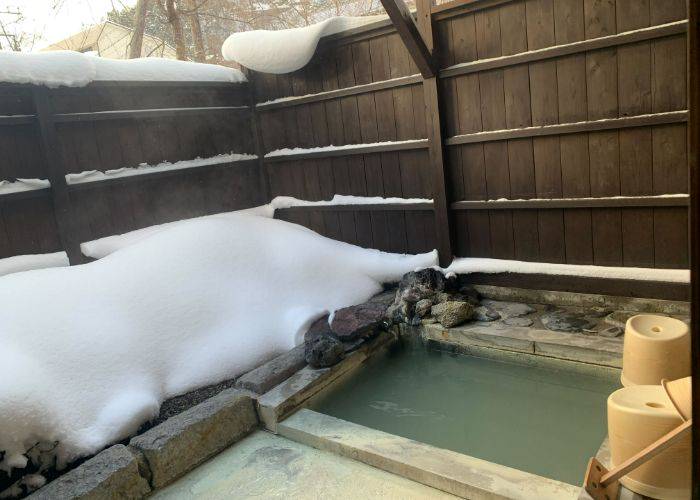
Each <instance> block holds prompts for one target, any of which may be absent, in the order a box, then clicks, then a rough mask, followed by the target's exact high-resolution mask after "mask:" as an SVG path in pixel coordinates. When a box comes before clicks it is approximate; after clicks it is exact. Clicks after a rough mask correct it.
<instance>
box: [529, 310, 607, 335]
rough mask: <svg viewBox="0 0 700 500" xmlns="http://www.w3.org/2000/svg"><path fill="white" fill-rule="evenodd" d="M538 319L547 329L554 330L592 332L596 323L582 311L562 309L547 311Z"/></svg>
mask: <svg viewBox="0 0 700 500" xmlns="http://www.w3.org/2000/svg"><path fill="white" fill-rule="evenodd" d="M540 319H541V321H542V325H543V326H544V327H545V328H546V329H547V330H552V331H555V332H583V331H584V330H586V331H588V332H593V331H595V327H596V324H597V323H596V321H595V320H592V319H590V318H589V317H587V315H586V314H584V313H580V312H572V311H566V310H563V309H557V310H554V311H551V312H547V313H545V314H543V315H542V317H541V318H540Z"/></svg>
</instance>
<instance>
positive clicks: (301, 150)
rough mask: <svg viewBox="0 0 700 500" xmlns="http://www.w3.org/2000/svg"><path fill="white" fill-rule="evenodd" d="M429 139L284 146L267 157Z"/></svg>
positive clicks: (345, 149) (344, 149)
mask: <svg viewBox="0 0 700 500" xmlns="http://www.w3.org/2000/svg"><path fill="white" fill-rule="evenodd" d="M427 140H428V139H409V140H407V141H383V142H368V143H362V144H344V145H342V146H334V145H333V144H331V145H330V146H317V147H313V148H282V149H275V150H274V151H270V152H269V153H267V154H266V155H265V158H274V157H277V156H295V155H302V154H307V153H327V152H329V151H351V150H353V149H361V148H366V147H371V146H390V145H395V144H409V143H413V142H425V141H427Z"/></svg>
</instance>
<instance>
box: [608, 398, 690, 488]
mask: <svg viewBox="0 0 700 500" xmlns="http://www.w3.org/2000/svg"><path fill="white" fill-rule="evenodd" d="M683 423H684V420H683V418H681V416H680V415H679V414H678V412H677V411H676V409H675V407H674V404H673V402H672V401H671V399H670V398H669V397H668V395H667V394H666V392H665V390H664V388H663V387H662V386H660V385H638V386H631V387H624V388H622V389H619V390H617V391H615V392H614V393H612V394H611V395H610V397H609V398H608V436H609V438H610V451H611V462H612V463H611V465H612V466H613V467H615V466H616V465H619V464H621V463H622V462H624V461H625V460H627V459H628V458H630V457H632V456H633V455H635V454H636V453H638V452H639V451H641V450H643V449H644V448H645V447H647V446H648V445H649V444H651V443H653V442H654V441H656V440H657V439H659V438H661V437H663V436H664V435H665V434H667V433H669V432H670V431H673V430H674V429H676V428H677V427H678V426H680V425H682V424H683ZM690 452H691V444H690V433H688V434H687V435H685V436H684V437H683V438H682V439H681V440H679V441H678V442H677V443H675V444H673V445H672V446H670V447H669V448H668V449H666V450H664V451H663V452H661V453H660V454H658V455H657V456H655V457H654V458H652V459H651V460H649V461H648V462H646V463H644V464H642V465H640V466H639V467H638V468H636V469H635V470H633V471H631V472H629V473H628V474H627V475H626V476H624V477H622V478H620V482H621V483H622V484H623V485H625V486H626V487H627V488H629V489H630V490H632V491H634V492H637V493H640V494H642V495H646V496H649V497H652V498H661V499H670V500H676V499H678V500H685V499H689V498H690V486H691V473H690V471H691V465H690Z"/></svg>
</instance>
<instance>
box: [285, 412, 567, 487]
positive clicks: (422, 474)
mask: <svg viewBox="0 0 700 500" xmlns="http://www.w3.org/2000/svg"><path fill="white" fill-rule="evenodd" d="M277 428H278V433H279V434H280V435H282V436H284V437H286V438H288V439H291V440H293V441H297V442H299V443H302V444H305V445H308V446H312V447H314V448H317V449H320V450H326V451H330V452H333V453H335V454H337V455H341V456H345V457H349V458H352V459H355V460H358V461H360V462H363V463H365V464H367V465H371V466H373V467H377V468H378V469H382V470H384V471H386V472H390V473H392V474H396V475H398V476H402V477H404V478H406V479H410V480H412V481H415V482H418V483H421V484H424V485H426V486H430V487H432V488H436V489H439V490H442V491H445V492H447V493H450V494H452V495H456V496H459V497H462V498H471V499H475V500H478V499H512V500H520V499H522V500H527V499H532V498H538V499H541V500H550V499H551V500H565V499H576V498H577V497H578V495H579V491H580V487H578V486H573V485H570V484H567V483H563V482H561V481H556V480H553V479H549V478H545V477H542V476H538V475H536V474H532V473H529V472H524V471H521V470H518V469H513V468H511V467H507V466H503V465H499V464H496V463H493V462H488V461H486V460H482V459H478V458H475V457H471V456H469V455H465V454H462V453H458V452H454V451H450V450H445V449H442V448H437V447H435V446H431V445H428V444H425V443H421V442H418V441H413V440H411V439H407V438H403V437H400V436H396V435H393V434H389V433H386V432H383V431H378V430H374V429H371V428H369V427H365V426H362V425H358V424H354V423H351V422H347V421H345V420H342V419H338V418H335V417H331V416H328V415H324V414H321V413H317V412H315V411H312V410H309V409H306V408H304V409H301V410H299V411H297V412H296V413H295V414H294V415H292V416H291V417H289V418H287V419H286V420H284V421H283V422H280V423H279V424H278V426H277Z"/></svg>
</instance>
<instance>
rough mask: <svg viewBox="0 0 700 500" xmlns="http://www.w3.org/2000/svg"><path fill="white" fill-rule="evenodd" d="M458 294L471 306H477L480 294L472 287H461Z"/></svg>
mask: <svg viewBox="0 0 700 500" xmlns="http://www.w3.org/2000/svg"><path fill="white" fill-rule="evenodd" d="M459 294H460V295H461V296H462V297H464V299H465V300H466V301H467V302H469V303H470V304H471V305H473V306H478V305H479V302H480V301H481V294H480V293H479V292H477V291H476V289H475V288H474V287H473V286H472V285H462V286H461V287H460V289H459Z"/></svg>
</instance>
